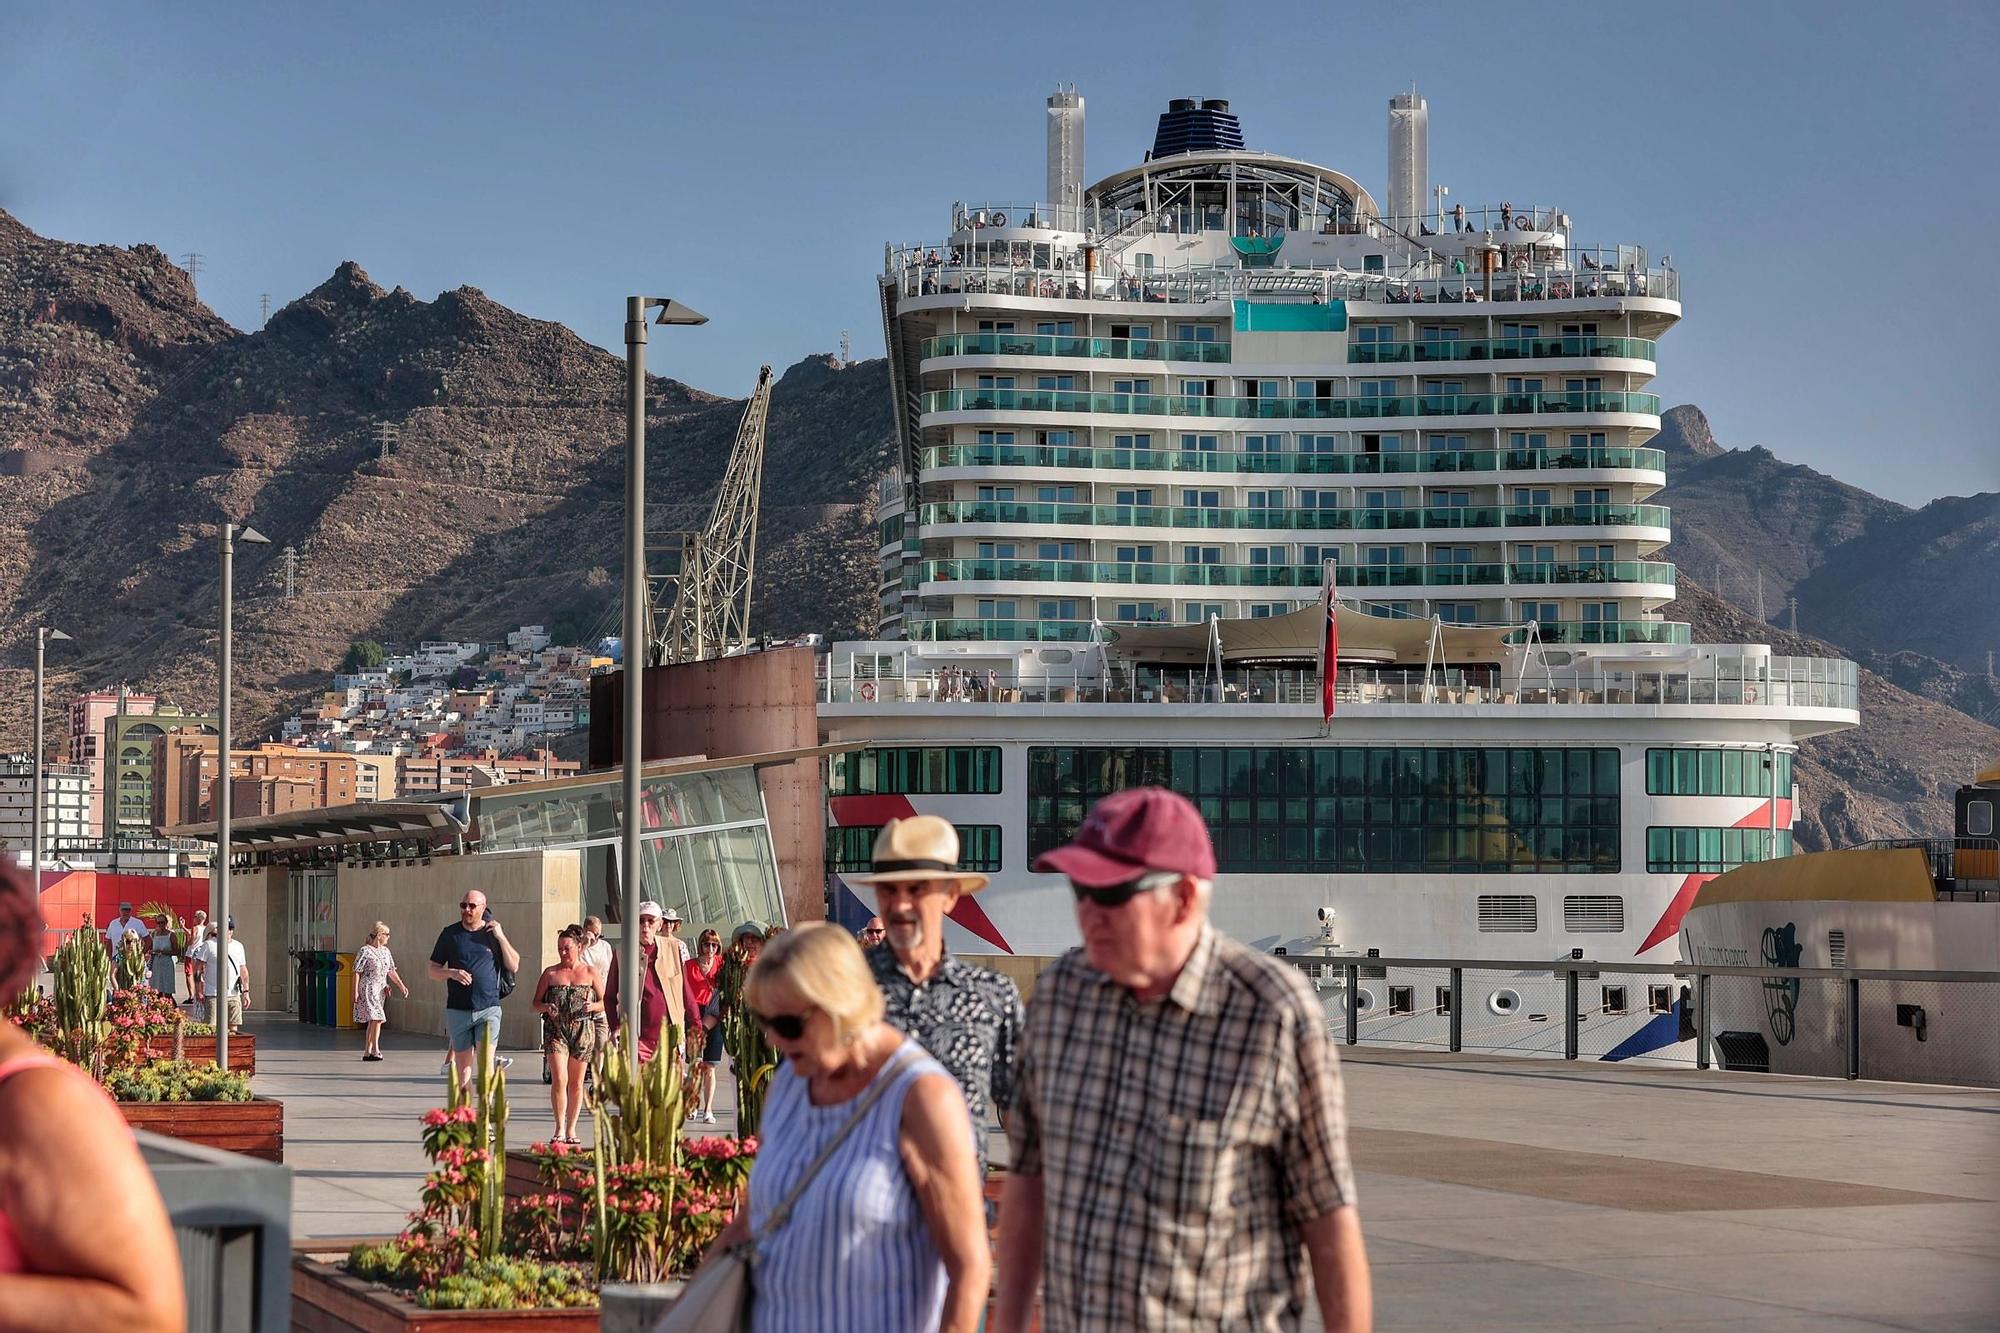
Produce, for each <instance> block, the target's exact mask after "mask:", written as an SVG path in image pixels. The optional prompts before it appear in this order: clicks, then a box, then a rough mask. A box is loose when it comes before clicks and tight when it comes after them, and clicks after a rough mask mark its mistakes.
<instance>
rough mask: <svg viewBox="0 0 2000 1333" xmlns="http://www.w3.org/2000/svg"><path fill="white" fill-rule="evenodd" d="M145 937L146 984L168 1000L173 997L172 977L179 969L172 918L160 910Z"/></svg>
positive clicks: (169, 914) (171, 915)
mask: <svg viewBox="0 0 2000 1333" xmlns="http://www.w3.org/2000/svg"><path fill="white" fill-rule="evenodd" d="M153 920H154V922H155V924H154V926H153V929H152V932H151V933H150V934H149V935H147V937H146V984H147V985H148V986H151V987H152V988H153V989H154V990H156V991H158V992H160V994H162V995H164V996H166V997H167V998H168V999H169V1000H171V999H173V998H174V991H175V982H174V977H175V975H176V974H178V973H179V972H180V970H181V960H180V952H179V950H177V949H175V947H174V918H173V914H172V913H169V912H162V913H160V914H159V915H158V916H156V917H154V918H153Z"/></svg>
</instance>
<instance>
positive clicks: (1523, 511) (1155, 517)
mask: <svg viewBox="0 0 2000 1333" xmlns="http://www.w3.org/2000/svg"><path fill="white" fill-rule="evenodd" d="M1671 518H1672V511H1671V510H1670V509H1668V508H1667V506H1665V505H1649V504H1568V505H1557V504H1519V505H1428V506H1423V507H1418V508H1403V507H1387V506H1383V507H1376V506H1346V507H1339V508H1335V507H1328V508H1321V509H1305V508H1298V507H1294V506H1291V505H1276V506H1272V507H1270V508H1263V509H1255V508H1253V509H1223V508H1219V507H1213V508H1212V507H1207V506H1201V505H1138V504H1108V505H1103V504H1070V503H1064V502H1061V501H1036V502H1016V501H1011V500H948V501H944V502H941V503H938V504H927V505H922V506H919V508H918V511H917V522H918V523H919V524H920V525H921V526H923V527H926V528H928V527H931V526H932V525H934V524H941V523H983V524H999V525H1009V524H1026V523H1032V524H1037V525H1041V526H1051V525H1054V526H1063V527H1100V526H1108V527H1121V528H1124V527H1132V528H1192V529H1204V530H1238V531H1246V532H1264V531H1274V532H1275V531H1310V532H1328V531H1336V532H1390V531H1412V530H1421V529H1434V530H1444V531H1462V530H1467V529H1477V528H1569V527H1590V528H1597V527H1636V528H1654V529H1664V528H1667V527H1668V526H1669V525H1670V522H1671Z"/></svg>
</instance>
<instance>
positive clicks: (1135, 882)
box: [1069, 870, 1180, 907]
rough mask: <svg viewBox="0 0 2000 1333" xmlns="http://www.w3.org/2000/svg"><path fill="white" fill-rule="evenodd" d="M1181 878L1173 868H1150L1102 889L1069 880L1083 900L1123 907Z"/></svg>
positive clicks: (1074, 892) (1072, 887) (1101, 905)
mask: <svg viewBox="0 0 2000 1333" xmlns="http://www.w3.org/2000/svg"><path fill="white" fill-rule="evenodd" d="M1179 879H1180V874H1179V873H1178V872H1176V871H1172V870H1149V871H1147V872H1146V873H1145V874H1143V875H1141V876H1139V878H1137V879H1128V880H1126V881H1125V882H1124V883H1123V884H1110V885H1106V886H1105V887H1104V888H1101V889H1093V888H1088V887H1086V886H1084V885H1082V884H1079V883H1077V882H1076V881H1075V880H1071V881H1070V882H1069V890H1070V892H1071V893H1073V894H1075V895H1076V900H1077V901H1078V902H1082V901H1084V900H1085V899H1089V900H1090V901H1091V902H1093V903H1096V904H1097V905H1098V906H1099V907H1123V906H1124V905H1125V904H1126V903H1129V902H1131V901H1132V900H1133V899H1134V898H1136V897H1138V896H1139V895H1140V894H1142V893H1150V892H1152V891H1153V890H1154V889H1161V888H1165V887H1166V886H1167V885H1169V884H1172V883H1174V882H1176V881H1177V880H1179Z"/></svg>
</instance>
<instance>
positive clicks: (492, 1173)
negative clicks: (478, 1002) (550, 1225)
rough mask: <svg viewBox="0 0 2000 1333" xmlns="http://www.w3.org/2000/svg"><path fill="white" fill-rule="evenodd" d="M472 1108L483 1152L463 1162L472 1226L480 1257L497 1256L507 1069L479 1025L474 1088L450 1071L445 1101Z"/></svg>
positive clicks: (503, 1203) (503, 1205)
mask: <svg viewBox="0 0 2000 1333" xmlns="http://www.w3.org/2000/svg"><path fill="white" fill-rule="evenodd" d="M466 1105H470V1106H471V1107H472V1109H473V1122H472V1146H473V1147H474V1148H475V1149H480V1150H483V1151H484V1153H485V1157H484V1158H483V1159H481V1160H480V1161H478V1162H476V1163H473V1164H470V1165H468V1167H467V1174H468V1175H470V1176H471V1177H472V1185H473V1189H472V1216H471V1218H470V1219H469V1220H470V1221H471V1223H472V1230H473V1232H474V1235H475V1243H476V1245H477V1247H478V1257H479V1258H482V1259H497V1258H499V1257H500V1254H501V1241H502V1240H503V1239H504V1236H503V1235H502V1230H503V1227H504V1222H505V1217H506V1210H507V1075H506V1074H505V1072H503V1071H502V1070H501V1068H500V1062H499V1061H498V1060H497V1059H495V1058H494V1052H493V1034H492V1032H491V1030H490V1029H486V1028H481V1029H480V1033H479V1046H478V1048H477V1050H476V1051H475V1052H474V1062H473V1069H472V1088H471V1090H470V1091H469V1092H468V1091H467V1090H466V1088H465V1087H464V1085H462V1084H461V1083H460V1082H459V1081H458V1077H457V1071H456V1070H455V1069H454V1070H453V1071H452V1077H451V1080H450V1085H449V1087H448V1088H447V1090H446V1093H445V1107H446V1109H447V1110H452V1111H456V1110H457V1109H459V1108H460V1107H461V1106H466Z"/></svg>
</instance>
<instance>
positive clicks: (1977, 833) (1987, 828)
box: [1965, 801, 1993, 838]
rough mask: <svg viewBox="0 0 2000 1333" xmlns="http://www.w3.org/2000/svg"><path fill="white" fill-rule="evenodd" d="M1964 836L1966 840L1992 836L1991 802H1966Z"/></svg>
mask: <svg viewBox="0 0 2000 1333" xmlns="http://www.w3.org/2000/svg"><path fill="white" fill-rule="evenodd" d="M1965 836H1966V837H1968V838H1990V837H1992V836H1993V802H1991V801H1967V802H1966V803H1965Z"/></svg>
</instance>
